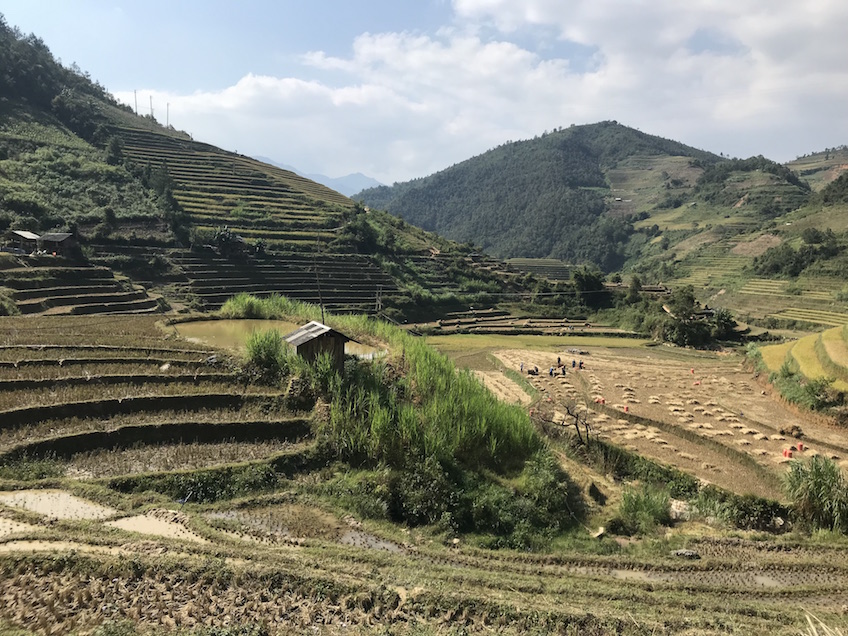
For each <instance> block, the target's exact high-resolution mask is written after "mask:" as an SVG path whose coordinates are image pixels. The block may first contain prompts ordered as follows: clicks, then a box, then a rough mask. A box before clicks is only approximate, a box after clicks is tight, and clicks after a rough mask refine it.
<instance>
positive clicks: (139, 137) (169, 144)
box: [115, 128, 353, 251]
mask: <svg viewBox="0 0 848 636" xmlns="http://www.w3.org/2000/svg"><path fill="white" fill-rule="evenodd" d="M115 132H116V133H117V134H118V135H119V136H120V137H121V138H122V139H123V141H124V152H125V153H126V155H127V156H128V157H129V158H131V159H132V160H133V161H135V162H136V163H138V164H139V165H141V166H144V165H150V166H151V167H162V166H167V170H168V175H169V176H170V178H171V179H172V180H173V182H174V196H175V198H176V199H177V201H178V202H179V203H180V205H181V206H182V208H183V209H184V210H185V211H186V212H187V213H188V214H189V215H190V216H191V218H192V221H193V222H194V224H195V225H196V226H197V227H199V228H201V229H203V228H205V229H209V230H214V229H215V228H217V227H220V226H224V225H226V226H228V227H229V228H230V229H231V230H233V231H234V232H236V233H238V234H239V235H241V236H243V237H246V238H251V239H260V238H261V239H265V240H266V241H267V242H268V244H269V247H270V248H272V249H278V250H280V251H292V250H293V251H302V250H303V249H305V248H306V246H308V245H314V244H315V241H316V240H318V241H329V240H330V239H332V238H333V236H334V234H333V233H332V230H335V229H338V227H339V226H340V225H341V223H342V214H343V213H344V211H345V210H349V209H350V208H352V207H353V202H352V201H351V200H350V199H348V198H347V197H345V196H343V195H341V194H339V193H338V192H334V191H333V190H330V189H329V188H326V187H324V186H322V185H320V184H317V183H315V182H312V181H310V180H309V179H305V178H302V177H300V176H298V175H296V174H294V173H292V172H289V171H287V170H282V169H278V168H274V167H273V166H269V165H266V164H263V163H261V162H259V161H256V160H254V159H251V158H249V157H245V156H243V155H238V154H235V153H228V152H224V151H222V150H220V149H218V148H214V147H212V146H208V145H206V144H200V143H195V142H192V141H188V140H185V139H179V138H177V137H174V136H169V135H166V134H160V133H156V132H152V131H144V130H138V129H127V128H119V129H116V131H115Z"/></svg>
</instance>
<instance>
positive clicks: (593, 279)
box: [571, 265, 608, 307]
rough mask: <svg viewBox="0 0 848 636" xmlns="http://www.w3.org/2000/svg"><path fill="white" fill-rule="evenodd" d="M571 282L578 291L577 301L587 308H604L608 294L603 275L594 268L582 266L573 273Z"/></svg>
mask: <svg viewBox="0 0 848 636" xmlns="http://www.w3.org/2000/svg"><path fill="white" fill-rule="evenodd" d="M571 280H572V281H573V282H574V287H575V288H576V289H577V299H578V300H579V301H580V302H581V303H583V304H584V305H586V306H587V307H602V306H603V305H605V304H606V302H607V300H608V298H607V296H608V294H607V292H606V288H605V287H604V277H603V275H602V274H601V273H600V272H599V271H598V270H597V269H594V268H591V267H588V266H587V265H581V266H580V267H577V268H576V269H575V270H574V271H573V272H571Z"/></svg>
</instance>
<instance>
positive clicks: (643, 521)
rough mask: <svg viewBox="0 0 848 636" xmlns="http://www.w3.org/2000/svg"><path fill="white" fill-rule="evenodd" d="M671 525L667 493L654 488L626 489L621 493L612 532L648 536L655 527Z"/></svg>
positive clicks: (646, 486) (645, 486)
mask: <svg viewBox="0 0 848 636" xmlns="http://www.w3.org/2000/svg"><path fill="white" fill-rule="evenodd" d="M670 523H671V500H670V498H669V495H668V491H667V490H665V489H662V488H657V487H656V486H650V485H642V486H641V487H638V488H634V487H626V488H625V489H624V492H622V493H621V504H620V505H619V509H618V515H617V516H616V517H615V518H614V519H613V521H612V523H611V524H610V525H611V526H612V530H613V531H614V532H618V533H621V534H650V533H652V532H654V531H655V530H656V528H657V526H667V525H669V524H670Z"/></svg>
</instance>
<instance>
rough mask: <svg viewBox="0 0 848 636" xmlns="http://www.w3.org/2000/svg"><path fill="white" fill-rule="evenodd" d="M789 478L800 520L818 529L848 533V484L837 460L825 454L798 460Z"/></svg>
mask: <svg viewBox="0 0 848 636" xmlns="http://www.w3.org/2000/svg"><path fill="white" fill-rule="evenodd" d="M785 480H786V481H785V486H786V492H787V494H788V495H789V498H790V499H791V500H792V507H793V511H794V512H795V515H796V518H797V519H798V520H799V521H801V522H803V523H806V524H808V525H809V526H810V527H811V528H814V529H824V530H838V531H840V532H848V483H846V479H845V474H844V473H843V472H842V469H841V468H840V467H839V465H838V464H837V463H836V462H834V461H833V460H831V459H828V458H827V457H823V456H821V455H816V456H815V457H812V458H810V459H809V460H808V461H806V462H802V461H799V460H795V461H793V462H792V463H791V464H790V466H789V472H788V473H787V474H786V478H785Z"/></svg>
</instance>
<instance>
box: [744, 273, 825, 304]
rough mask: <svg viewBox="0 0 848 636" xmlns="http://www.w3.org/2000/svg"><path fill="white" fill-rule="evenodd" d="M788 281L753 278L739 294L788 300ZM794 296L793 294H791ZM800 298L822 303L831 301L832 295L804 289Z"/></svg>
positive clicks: (820, 290)
mask: <svg viewBox="0 0 848 636" xmlns="http://www.w3.org/2000/svg"><path fill="white" fill-rule="evenodd" d="M788 287H789V281H785V280H770V279H766V278H753V279H751V280H749V281H748V282H746V283H745V285H743V286H742V288H741V289H740V290H739V293H740V294H754V295H757V296H776V297H779V298H787V299H790V298H791V296H792V295H790V294H789V293H788V292H787V288H788ZM793 295H794V294H793ZM798 295H799V296H800V297H801V298H805V299H806V298H809V299H812V300H820V301H824V302H831V301H833V293H832V292H831V291H829V290H823V289H804V290H802V291H801V293H800V294H798Z"/></svg>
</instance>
